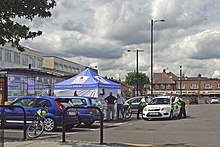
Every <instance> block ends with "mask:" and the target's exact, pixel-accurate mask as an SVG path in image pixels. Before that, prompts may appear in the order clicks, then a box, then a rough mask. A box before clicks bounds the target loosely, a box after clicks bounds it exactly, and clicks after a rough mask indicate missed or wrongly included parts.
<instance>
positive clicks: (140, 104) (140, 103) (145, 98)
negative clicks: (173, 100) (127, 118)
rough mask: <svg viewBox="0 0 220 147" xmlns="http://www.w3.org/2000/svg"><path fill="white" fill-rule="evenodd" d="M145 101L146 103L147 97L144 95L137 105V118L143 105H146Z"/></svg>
mask: <svg viewBox="0 0 220 147" xmlns="http://www.w3.org/2000/svg"><path fill="white" fill-rule="evenodd" d="M147 103H148V97H147V96H144V97H143V98H142V99H141V101H140V102H139V105H138V112H137V119H140V117H139V115H140V113H142V111H143V109H144V107H145V106H147Z"/></svg>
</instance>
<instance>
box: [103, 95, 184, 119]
mask: <svg viewBox="0 0 220 147" xmlns="http://www.w3.org/2000/svg"><path fill="white" fill-rule="evenodd" d="M171 98H172V103H173V104H177V105H178V107H179V108H180V113H179V118H186V109H185V105H186V103H185V102H184V100H183V99H182V98H180V97H178V96H175V95H174V96H172V97H171ZM151 99H152V97H151V96H147V95H146V96H144V97H143V98H142V99H141V100H140V102H139V105H138V112H137V119H140V114H142V111H143V108H144V107H145V106H146V105H147V104H148V103H149V102H150V101H151ZM105 102H106V103H107V120H114V117H115V104H117V115H116V116H117V119H124V110H123V105H124V103H125V99H124V97H123V94H117V97H115V96H113V95H112V92H110V94H109V96H107V97H106V98H105ZM110 114H111V116H110ZM120 115H121V117H120Z"/></svg>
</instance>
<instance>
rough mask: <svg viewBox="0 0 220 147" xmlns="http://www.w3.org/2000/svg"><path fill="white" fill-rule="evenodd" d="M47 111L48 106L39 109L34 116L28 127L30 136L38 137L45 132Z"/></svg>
mask: <svg viewBox="0 0 220 147" xmlns="http://www.w3.org/2000/svg"><path fill="white" fill-rule="evenodd" d="M46 113H47V110H46V107H45V106H43V108H41V109H39V110H38V111H37V112H36V113H35V116H34V119H33V121H32V122H31V124H30V125H29V126H28V128H27V135H28V137H29V138H37V137H39V136H40V135H41V134H42V133H43V132H44V120H45V117H44V116H45V115H46Z"/></svg>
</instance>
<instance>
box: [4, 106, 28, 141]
mask: <svg viewBox="0 0 220 147" xmlns="http://www.w3.org/2000/svg"><path fill="white" fill-rule="evenodd" d="M0 108H3V109H2V110H1V112H2V114H1V115H2V118H1V127H2V128H3V129H4V128H5V120H6V119H5V111H4V108H9V109H14V108H20V109H21V110H22V111H23V114H24V123H23V139H24V140H25V139H26V134H27V133H26V126H27V114H26V111H25V109H24V107H22V106H13V105H0Z"/></svg>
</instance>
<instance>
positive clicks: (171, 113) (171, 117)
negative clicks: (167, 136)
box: [169, 111, 173, 120]
mask: <svg viewBox="0 0 220 147" xmlns="http://www.w3.org/2000/svg"><path fill="white" fill-rule="evenodd" d="M169 119H170V120H172V119H173V111H170V116H169Z"/></svg>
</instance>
